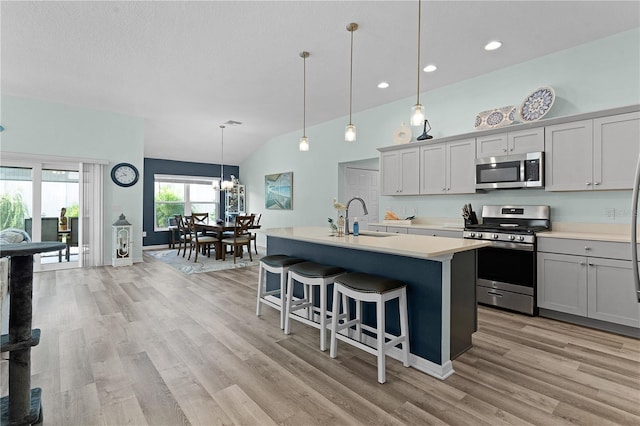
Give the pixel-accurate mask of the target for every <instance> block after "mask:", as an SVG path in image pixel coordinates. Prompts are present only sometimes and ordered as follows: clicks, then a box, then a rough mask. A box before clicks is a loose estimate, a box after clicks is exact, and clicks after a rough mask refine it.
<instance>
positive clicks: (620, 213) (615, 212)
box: [604, 207, 631, 220]
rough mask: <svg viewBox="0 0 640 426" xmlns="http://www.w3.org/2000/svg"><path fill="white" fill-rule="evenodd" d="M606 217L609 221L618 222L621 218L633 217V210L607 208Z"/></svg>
mask: <svg viewBox="0 0 640 426" xmlns="http://www.w3.org/2000/svg"><path fill="white" fill-rule="evenodd" d="M604 215H605V216H606V217H607V218H608V219H612V220H616V219H620V218H628V217H631V209H629V208H623V209H617V208H615V207H607V208H605V209H604Z"/></svg>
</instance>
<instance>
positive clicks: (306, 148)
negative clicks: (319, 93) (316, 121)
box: [298, 51, 309, 151]
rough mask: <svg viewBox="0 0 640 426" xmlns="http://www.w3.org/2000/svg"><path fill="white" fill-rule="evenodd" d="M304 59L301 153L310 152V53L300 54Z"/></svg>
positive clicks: (299, 146)
mask: <svg viewBox="0 0 640 426" xmlns="http://www.w3.org/2000/svg"><path fill="white" fill-rule="evenodd" d="M300 57H301V58H302V64H303V65H302V137H301V138H300V144H299V145H298V148H299V149H300V151H309V138H308V137H307V134H306V125H307V58H308V57H309V52H307V51H304V52H300Z"/></svg>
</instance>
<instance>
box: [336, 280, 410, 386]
mask: <svg viewBox="0 0 640 426" xmlns="http://www.w3.org/2000/svg"><path fill="white" fill-rule="evenodd" d="M345 296H346V297H347V298H351V299H354V300H355V302H356V315H355V318H354V319H350V318H349V314H348V308H347V306H348V305H347V304H346V302H348V300H347V301H345ZM341 298H342V300H343V304H344V305H345V307H344V313H342V314H338V313H339V312H340V311H339V309H340V299H341ZM393 299H398V304H399V312H400V335H399V336H394V335H392V334H389V333H387V332H386V328H385V322H386V309H385V302H387V301H389V300H393ZM362 302H375V304H376V325H377V326H376V328H373V327H370V326H368V325H365V324H362ZM332 312H334V315H333V318H332V321H331V350H330V351H329V355H330V356H331V358H335V357H336V352H337V350H338V339H340V340H342V341H344V342H347V343H349V344H351V345H353V346H355V347H357V348H360V349H362V350H363V351H365V352H368V353H370V354H372V355H376V356H377V357H378V382H380V383H384V382H385V381H386V368H385V358H386V355H387V353H388V352H389V351H390V350H391V349H392V348H394V347H395V346H397V345H399V344H402V358H403V359H402V361H403V365H404V366H405V367H409V320H408V316H407V286H406V285H405V284H404V283H403V282H401V281H398V280H392V279H389V278H383V277H379V276H376V275H370V274H365V273H362V272H353V273H348V274H343V275H340V276H339V277H337V278H336V279H335V282H334V284H333V307H332ZM341 320H342V321H343V322H342V323H340V321H341ZM353 326H355V328H356V329H355V339H353V338H351V337H349V336H348V330H347V333H339V332H340V331H341V330H344V329H349V328H351V327H353ZM363 329H364V330H366V331H369V332H372V333H375V334H376V347H375V348H373V347H371V346H368V345H365V344H364V343H362V330H363ZM387 339H389V341H387Z"/></svg>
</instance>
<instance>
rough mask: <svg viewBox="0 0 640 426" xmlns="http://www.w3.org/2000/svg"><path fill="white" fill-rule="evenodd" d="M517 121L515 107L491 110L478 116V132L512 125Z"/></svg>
mask: <svg viewBox="0 0 640 426" xmlns="http://www.w3.org/2000/svg"><path fill="white" fill-rule="evenodd" d="M515 119H516V107H515V106H513V105H510V106H506V107H502V108H495V109H490V110H487V111H482V112H479V113H478V115H476V124H475V125H476V130H486V129H494V128H496V127H502V126H506V125H508V124H511V123H513V122H514V121H515Z"/></svg>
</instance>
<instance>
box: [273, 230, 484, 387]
mask: <svg viewBox="0 0 640 426" xmlns="http://www.w3.org/2000/svg"><path fill="white" fill-rule="evenodd" d="M412 237H421V238H425V239H429V238H437V237H422V236H412ZM347 238H358V237H351V236H349V237H347ZM359 238H360V240H361V241H362V240H363V238H362V237H359ZM369 238H374V237H369ZM390 238H393V237H390ZM376 239H378V238H376ZM397 241H398V240H394V242H397ZM431 241H433V240H431ZM429 242H430V240H424V243H425V244H428V243H429ZM267 253H268V254H286V255H290V256H296V257H300V258H303V259H307V260H310V261H314V262H319V263H323V264H328V265H334V266H340V267H343V268H345V269H347V270H348V271H352V272H365V273H369V274H375V275H379V276H382V277H388V278H393V279H397V280H401V281H403V282H405V283H406V284H407V299H408V315H409V339H410V349H411V357H410V363H411V366H412V367H414V368H416V369H418V370H420V371H423V372H425V373H427V374H430V375H433V376H435V377H438V378H440V379H444V378H446V377H448V376H449V375H451V374H453V366H452V363H451V360H452V359H454V358H456V357H457V356H459V355H460V354H461V353H463V352H464V351H466V350H468V349H469V348H471V345H472V343H471V335H472V334H473V332H474V331H476V327H477V307H476V296H475V279H476V251H475V249H471V250H469V249H466V250H464V251H459V252H456V253H448V254H444V255H441V256H436V257H434V258H429V259H425V258H420V257H412V256H407V255H404V254H401V255H397V254H391V253H385V252H378V251H374V250H371V249H369V248H368V249H359V248H357V244H356V245H354V246H353V247H341V246H339V244H338V245H334V244H325V243H323V242H308V241H301V240H299V239H291V238H289V237H287V236H283V237H281V236H274V235H269V233H267ZM268 275H271V274H268ZM267 286H268V288H269V289H272V288H277V287H279V281H278V279H277V277H276V276H270V277H268V281H267ZM329 299H331V292H329ZM316 300H317V299H316ZM328 306H331V300H329V301H328ZM371 308H372V307H371ZM387 309H388V312H387V324H388V329H387V331H388V332H390V333H396V334H397V332H398V330H397V328H398V305H397V303H391V304H390V305H389V306H388V307H387ZM364 318H365V322H370V323H375V311H374V310H373V309H370V310H369V311H368V312H367V310H365V311H364ZM396 351H397V353H396V352H394V353H392V354H391V355H390V356H392V357H394V358H396V357H397V359H400V352H401V351H400V350H399V349H398V348H396Z"/></svg>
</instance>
